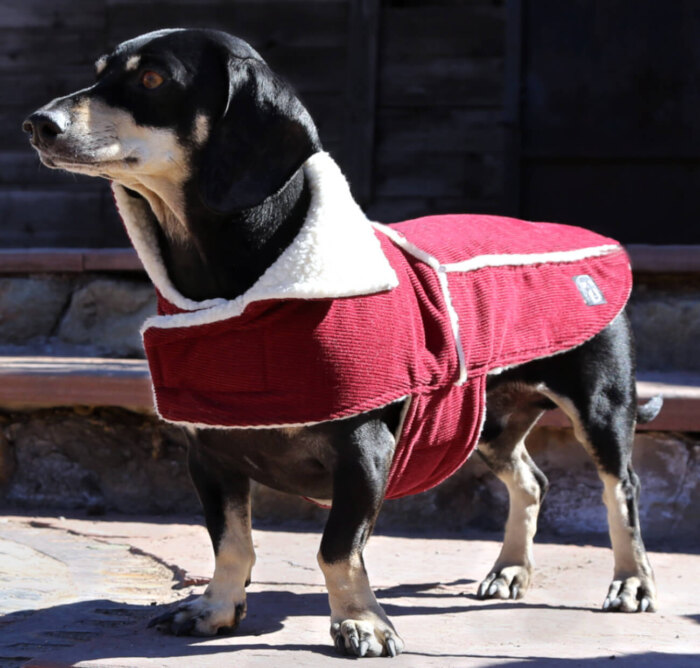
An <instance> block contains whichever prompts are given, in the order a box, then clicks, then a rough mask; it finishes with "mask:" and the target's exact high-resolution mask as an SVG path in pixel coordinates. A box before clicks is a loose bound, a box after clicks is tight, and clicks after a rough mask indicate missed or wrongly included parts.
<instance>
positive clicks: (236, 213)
mask: <svg viewBox="0 0 700 668" xmlns="http://www.w3.org/2000/svg"><path fill="white" fill-rule="evenodd" d="M96 69H97V81H96V83H95V84H94V85H92V86H90V87H89V88H86V89H84V90H80V91H78V92H76V93H73V94H71V95H68V96H66V97H63V98H59V99H56V100H54V101H52V102H50V103H49V104H47V105H46V106H45V107H43V108H42V109H40V110H38V111H37V112H35V113H34V114H32V115H31V116H30V117H29V118H28V119H27V120H26V121H25V123H24V130H25V131H26V132H27V133H28V134H29V135H30V138H31V143H32V145H33V146H34V147H35V148H36V150H37V151H38V153H39V155H40V158H41V160H42V162H43V163H44V164H45V165H47V166H49V167H52V168H57V169H64V170H68V171H72V172H78V173H81V174H88V175H92V176H102V177H104V178H107V179H110V180H111V181H112V182H113V184H114V189H115V194H116V195H117V199H118V201H120V202H121V204H120V208H122V207H127V208H128V207H129V206H130V204H129V201H131V202H132V203H133V205H134V206H137V207H140V208H141V210H142V211H143V212H145V213H144V215H147V217H148V223H149V224H150V226H151V230H150V234H152V238H153V239H155V241H156V243H157V245H158V248H159V254H160V257H162V262H163V267H164V270H165V271H166V272H167V274H168V276H169V280H170V282H171V283H172V285H173V286H174V287H175V288H176V289H177V291H178V292H179V294H180V295H182V296H183V298H185V299H189V300H193V301H196V302H202V301H206V300H215V299H224V300H235V299H237V298H238V297H240V296H241V295H244V294H245V293H246V291H248V290H250V289H251V287H252V286H253V285H255V284H256V282H257V281H258V280H259V279H260V277H261V276H262V275H263V274H264V273H265V272H266V270H267V269H268V268H269V267H270V266H271V265H272V264H273V263H274V262H275V261H276V260H277V259H278V258H279V257H280V255H281V254H282V253H283V251H284V250H285V249H286V248H287V247H289V246H290V244H292V243H293V241H294V240H295V238H296V237H297V235H298V233H299V231H300V229H301V228H302V225H303V223H304V221H305V219H306V216H307V213H308V210H309V207H310V203H311V199H312V196H311V192H310V185H309V183H308V178H307V176H306V174H305V171H304V169H303V168H302V165H304V163H305V162H306V161H307V160H308V159H309V158H310V157H311V156H313V155H314V154H316V153H318V152H319V151H320V149H321V146H320V141H319V138H318V135H317V131H316V128H315V126H314V123H313V121H312V120H311V118H310V116H309V114H308V113H307V111H306V109H305V108H304V107H303V106H302V104H301V103H300V102H299V100H298V99H297V98H296V96H295V95H294V94H293V93H292V91H291V90H290V89H289V87H288V86H286V85H285V84H284V83H282V82H281V81H280V80H279V79H277V78H276V77H275V76H274V75H273V74H272V73H271V72H270V70H269V69H268V67H267V66H266V64H265V63H264V61H263V60H262V59H261V58H260V56H259V55H258V54H257V53H256V52H255V51H254V50H253V49H252V48H251V47H249V46H248V45H247V44H246V43H245V42H243V41H241V40H239V39H236V38H233V37H231V36H229V35H226V34H224V33H221V32H217V31H205V30H166V31H159V32H155V33H150V34H147V35H144V36H141V37H138V38H136V39H133V40H131V41H128V42H125V43H123V44H121V45H120V46H119V47H117V49H116V50H115V51H114V52H113V53H111V54H110V55H107V56H103V57H102V58H100V59H99V60H98V61H97V63H96ZM555 406H559V407H561V408H562V409H563V410H564V411H565V412H566V413H567V415H568V416H569V417H570V418H571V419H572V421H573V424H574V427H575V432H576V436H577V437H578V439H579V440H580V441H581V443H582V444H583V445H584V446H585V448H586V449H587V451H588V452H589V454H590V455H591V456H592V458H593V459H594V461H595V463H596V465H597V466H598V471H599V474H600V477H601V479H602V481H603V484H604V494H603V498H604V501H605V504H606V506H607V510H608V521H609V530H610V536H611V539H612V547H613V551H614V561H615V566H614V576H613V582H612V584H611V585H610V588H609V591H608V594H607V597H606V599H605V602H604V604H603V607H604V609H606V610H620V611H625V612H631V611H651V610H654V608H655V605H656V593H655V587H654V578H653V574H652V570H651V567H650V565H649V562H648V560H647V556H646V553H645V549H644V545H643V543H642V538H641V535H640V528H639V518H638V511H637V503H638V496H639V481H638V479H637V476H636V475H635V473H634V472H633V470H632V466H631V462H630V458H631V448H632V441H633V435H634V428H635V422H636V421H637V420H639V421H648V420H650V419H652V418H653V417H654V416H655V415H656V413H657V412H658V410H659V408H660V401H654V402H651V403H650V404H647V406H645V407H641V408H638V407H637V402H636V390H635V379H634V359H633V349H632V344H631V338H630V331H629V326H628V323H627V320H626V319H625V318H624V316H621V317H617V318H616V319H614V320H613V321H612V323H611V324H610V325H608V326H607V327H606V328H605V329H604V330H603V331H602V332H600V333H599V334H597V335H596V336H594V337H593V338H592V339H589V340H588V341H587V342H586V343H584V344H583V345H581V346H578V347H576V348H574V349H572V350H570V351H568V352H565V353H562V354H560V355H558V356H557V357H556V358H555V359H540V360H536V361H533V362H528V363H526V364H522V365H521V366H516V367H514V368H508V369H506V370H502V372H500V373H498V374H493V375H491V376H490V377H489V380H488V393H487V408H486V419H485V424H484V427H483V430H482V436H481V441H480V443H479V446H478V448H479V449H478V451H479V453H480V454H481V456H482V457H483V458H484V460H485V461H486V462H487V463H488V465H489V466H490V467H491V468H492V469H493V471H494V473H495V474H496V475H497V476H498V477H499V478H500V479H501V480H502V481H503V482H504V483H505V484H506V486H507V488H508V492H509V495H510V512H509V516H508V521H507V524H506V529H505V538H504V543H503V547H502V550H501V553H500V555H499V557H498V559H497V560H496V562H495V564H494V566H493V568H492V570H491V572H490V573H488V574H487V576H486V578H485V579H484V581H483V582H482V583H481V584H480V586H479V588H478V595H479V597H481V598H520V597H522V596H523V595H524V593H525V591H526V590H527V588H528V586H529V585H530V582H531V577H532V569H533V561H532V554H531V550H532V541H533V537H534V534H535V530H536V523H537V515H538V511H539V507H540V503H541V501H542V498H543V496H544V494H545V491H546V487H547V481H546V478H545V476H544V475H543V474H542V472H541V471H540V470H539V469H538V468H537V467H536V466H535V464H534V463H533V461H532V459H531V458H530V457H529V455H528V453H527V451H526V449H525V445H524V438H525V436H526V435H527V434H528V432H529V431H530V429H531V428H532V426H533V425H534V424H535V422H536V421H537V420H538V418H539V417H540V416H541V415H542V413H543V412H544V411H545V410H548V409H551V408H554V407H555ZM402 408H403V406H402V403H401V402H392V403H389V404H388V405H386V406H384V407H382V408H378V409H375V410H371V411H368V412H365V413H362V414H360V415H356V416H354V417H350V418H347V419H343V420H336V421H329V422H323V423H320V424H315V425H310V426H301V427H283V428H270V429H228V430H224V429H207V428H200V429H197V430H193V431H192V443H191V448H190V454H189V464H190V469H191V474H192V478H193V480H194V483H195V485H196V488H197V491H198V493H199V496H200V498H201V501H202V505H203V507H204V512H205V517H206V523H207V528H208V530H209V533H210V535H211V539H212V543H213V546H214V551H215V554H216V566H215V571H214V575H213V578H212V580H211V583H210V584H209V586H208V587H207V589H206V591H205V592H204V594H203V595H202V596H201V597H199V598H198V599H196V600H194V601H193V602H190V603H187V604H183V605H180V606H179V607H177V608H176V609H174V610H172V611H171V612H168V613H166V614H164V615H162V616H161V617H159V618H157V619H156V620H154V623H155V624H156V625H157V626H159V627H161V628H164V629H166V630H169V631H172V632H174V633H191V634H198V635H213V634H216V633H221V632H228V631H232V630H233V629H235V628H236V627H237V626H238V624H239V622H240V621H241V620H242V619H243V617H244V616H245V613H246V595H245V586H246V585H247V583H248V582H249V580H250V576H251V570H252V567H253V563H254V560H255V555H254V551H253V544H252V540H251V527H250V517H251V514H250V480H251V479H254V480H256V481H258V482H260V483H262V484H264V485H269V486H270V487H273V488H275V489H279V490H283V491H285V492H290V493H292V494H299V495H303V496H305V497H310V498H315V499H329V500H332V507H331V510H330V514H329V516H328V522H327V524H326V527H325V530H324V533H323V538H322V541H321V547H320V551H319V555H318V560H319V564H320V566H321V569H322V570H323V573H324V576H325V579H326V583H327V587H328V593H329V598H330V607H331V635H332V637H333V639H334V641H335V644H336V646H337V647H338V649H339V650H341V651H343V652H348V653H351V654H355V655H358V656H379V655H385V656H386V655H389V656H395V655H396V654H398V653H400V652H401V651H402V650H403V647H404V643H403V641H402V640H401V638H400V637H399V635H398V634H397V632H396V630H395V629H394V626H393V624H392V623H391V621H390V620H389V619H388V617H387V615H386V614H385V613H384V611H383V610H382V608H381V606H380V605H379V604H378V603H377V601H376V599H375V596H374V594H373V592H372V590H371V588H370V585H369V581H368V578H367V575H366V572H365V568H364V564H363V558H362V553H363V548H364V545H365V543H366V541H367V539H368V537H369V535H370V533H371V531H372V528H373V525H374V523H375V519H376V517H377V514H378V512H379V509H380V506H381V503H382V500H383V498H384V490H385V487H386V481H387V476H388V472H389V469H390V466H391V463H392V457H393V453H394V447H395V439H394V434H396V433H397V430H398V429H399V425H400V421H401V418H402Z"/></svg>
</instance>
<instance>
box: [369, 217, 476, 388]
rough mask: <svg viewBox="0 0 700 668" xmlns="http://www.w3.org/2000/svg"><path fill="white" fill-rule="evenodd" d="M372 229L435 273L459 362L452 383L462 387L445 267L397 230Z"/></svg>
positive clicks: (464, 377) (463, 368) (464, 369)
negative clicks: (456, 374)
mask: <svg viewBox="0 0 700 668" xmlns="http://www.w3.org/2000/svg"><path fill="white" fill-rule="evenodd" d="M374 229H375V230H377V231H378V232H381V233H382V234H385V235H386V236H388V237H389V238H390V239H391V240H392V241H393V242H394V243H395V244H396V245H397V246H398V247H399V248H402V249H403V250H404V251H406V252H407V253H409V254H410V255H413V257H415V258H416V259H418V260H420V261H421V262H423V263H424V264H427V265H428V266H429V267H430V268H431V269H433V270H434V271H435V275H436V276H437V279H438V283H439V284H440V289H441V291H442V298H443V301H444V302H445V308H446V309H447V315H448V316H449V318H450V328H451V330H452V340H453V342H454V344H455V349H456V350H457V360H458V362H459V375H458V376H457V380H456V381H455V382H454V384H455V385H456V386H458V387H459V386H460V385H464V383H466V382H467V361H466V359H465V357H464V349H463V348H462V340H461V338H460V336H459V316H458V315H457V311H455V308H454V306H453V305H452V296H451V295H450V286H449V284H448V282H447V273H446V269H445V265H443V264H441V263H440V260H438V259H437V258H436V257H435V256H433V255H431V254H430V253H428V252H427V251H425V250H423V249H422V248H419V247H418V246H416V245H415V244H414V243H413V242H411V241H409V240H408V239H407V238H406V237H405V236H404V235H403V234H401V233H400V232H398V231H397V230H395V229H393V228H391V227H386V226H385V225H380V224H378V223H375V224H374Z"/></svg>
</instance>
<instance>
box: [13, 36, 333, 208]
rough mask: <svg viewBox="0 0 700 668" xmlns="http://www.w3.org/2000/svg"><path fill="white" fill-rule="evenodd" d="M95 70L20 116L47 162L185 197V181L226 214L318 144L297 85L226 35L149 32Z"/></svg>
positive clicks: (269, 186)
mask: <svg viewBox="0 0 700 668" xmlns="http://www.w3.org/2000/svg"><path fill="white" fill-rule="evenodd" d="M95 67H96V72H97V81H96V83H94V84H93V85H92V86H90V87H89V88H85V89H83V90H80V91H77V92H76V93H73V94H71V95H67V96H66V97H61V98H57V99H55V100H53V101H52V102H50V103H49V104H47V105H46V106H44V107H42V108H41V109H39V110H38V111H36V112H35V113H33V114H32V115H31V116H29V118H27V120H26V121H25V122H24V125H23V128H24V130H25V131H26V132H27V133H28V134H29V135H30V141H31V143H32V145H33V146H34V148H35V149H36V150H37V151H38V153H39V156H40V158H41V161H42V162H43V163H44V164H45V165H47V166H48V167H52V168H57V169H65V170H68V171H71V172H78V173H82V174H88V175H91V176H102V177H105V178H108V179H110V180H113V181H116V182H118V183H120V184H122V185H124V186H126V187H127V188H130V189H132V190H135V191H136V192H138V193H140V194H142V195H146V196H148V195H149V194H151V193H152V192H156V193H158V194H159V195H162V196H164V197H165V196H167V197H170V198H171V199H173V198H175V197H176V195H173V193H179V196H180V197H181V198H182V197H183V195H182V193H183V192H184V191H185V187H186V186H187V191H188V192H190V193H192V192H193V193H196V196H197V197H199V198H200V200H201V202H203V203H204V204H205V205H206V206H207V207H208V208H209V209H211V210H213V211H217V212H222V213H227V212H230V211H235V210H240V209H244V208H248V207H251V206H254V205H255V204H258V203H260V202H261V201H263V200H264V199H265V198H266V197H268V196H270V195H272V194H273V193H275V192H276V191H277V190H279V188H281V187H282V186H283V185H284V184H285V182H286V181H287V180H288V179H289V178H290V177H291V176H292V175H293V174H294V173H295V172H296V170H297V169H298V168H299V167H300V165H301V164H302V163H303V162H304V161H305V160H306V159H307V158H308V157H309V156H310V155H312V154H313V153H314V152H316V151H317V150H319V148H320V142H319V139H318V134H317V132H316V128H315V126H314V124H313V122H312V120H311V118H310V116H309V114H308V113H307V111H306V109H305V108H304V107H303V106H302V104H301V103H300V102H299V100H298V99H297V98H296V96H295V95H294V94H293V92H292V91H291V90H290V88H289V87H288V86H287V85H286V84H284V83H283V82H282V81H280V80H279V79H278V78H277V77H276V76H275V75H273V74H272V72H271V71H270V70H269V68H268V67H267V65H266V64H265V62H264V61H263V59H262V58H261V57H260V56H259V55H258V54H257V53H256V52H255V51H254V50H253V49H252V48H251V47H250V46H249V45H248V44H246V43H245V42H244V41H242V40H240V39H237V38H235V37H232V36H230V35H228V34H226V33H223V32H219V31H214V30H162V31H157V32H153V33H149V34H146V35H142V36H141V37H137V38H135V39H132V40H129V41H127V42H124V43H122V44H120V45H119V46H118V47H117V48H116V49H115V50H114V52H113V53H111V54H109V55H105V56H102V57H101V58H100V59H99V60H98V61H97V62H96V64H95ZM161 191H162V192H161ZM147 198H148V197H147Z"/></svg>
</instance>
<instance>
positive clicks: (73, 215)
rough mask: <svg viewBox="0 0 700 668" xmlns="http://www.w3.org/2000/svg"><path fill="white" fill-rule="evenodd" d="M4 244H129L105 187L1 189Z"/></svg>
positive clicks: (0, 232) (1, 240) (0, 233)
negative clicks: (86, 188) (84, 188)
mask: <svg viewBox="0 0 700 668" xmlns="http://www.w3.org/2000/svg"><path fill="white" fill-rule="evenodd" d="M0 220H2V221H3V225H2V227H0V246H2V247H6V248H7V247H11V248H17V247H25V248H26V247H47V246H55V247H70V246H88V247H101V246H114V247H120V246H127V245H128V243H129V242H128V239H127V236H126V233H125V232H124V229H123V226H122V224H121V221H120V220H119V217H118V215H117V213H116V211H115V208H114V205H113V203H112V196H111V193H110V192H109V190H107V189H105V188H104V187H102V188H98V189H94V190H90V191H87V190H86V191H84V192H64V191H49V190H26V191H17V190H7V189H5V188H3V189H0Z"/></svg>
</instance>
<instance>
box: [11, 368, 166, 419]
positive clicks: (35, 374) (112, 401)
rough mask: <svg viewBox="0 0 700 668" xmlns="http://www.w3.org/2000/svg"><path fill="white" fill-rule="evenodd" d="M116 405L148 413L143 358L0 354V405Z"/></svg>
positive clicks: (150, 399)
mask: <svg viewBox="0 0 700 668" xmlns="http://www.w3.org/2000/svg"><path fill="white" fill-rule="evenodd" d="M80 405H83V406H121V407H123V408H128V409H130V410H136V411H152V410H153V395H152V391H151V383H150V379H149V375H148V365H147V363H146V361H145V360H132V359H123V360H121V359H120V360H117V359H93V358H40V357H39V358H37V357H5V358H0V406H3V407H4V408H6V409H27V408H46V407H54V406H80Z"/></svg>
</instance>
